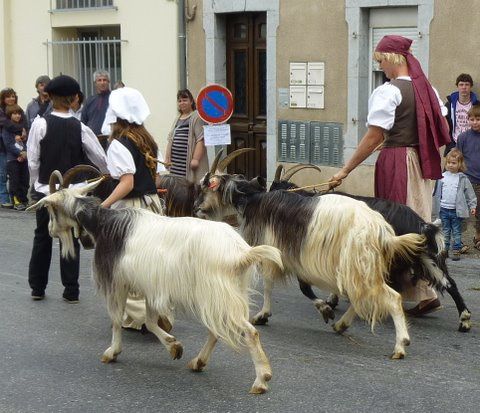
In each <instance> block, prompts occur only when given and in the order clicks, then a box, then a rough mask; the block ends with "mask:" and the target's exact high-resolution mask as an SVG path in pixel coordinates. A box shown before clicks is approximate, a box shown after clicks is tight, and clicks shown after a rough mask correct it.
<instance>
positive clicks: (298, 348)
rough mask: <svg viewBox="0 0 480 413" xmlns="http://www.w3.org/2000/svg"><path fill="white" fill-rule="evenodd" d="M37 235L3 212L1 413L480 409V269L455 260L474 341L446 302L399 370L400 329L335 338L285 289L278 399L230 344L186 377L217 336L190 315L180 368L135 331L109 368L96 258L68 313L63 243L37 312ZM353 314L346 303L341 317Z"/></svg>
mask: <svg viewBox="0 0 480 413" xmlns="http://www.w3.org/2000/svg"><path fill="white" fill-rule="evenodd" d="M34 226H35V217H34V214H29V213H18V212H14V211H7V210H0V283H1V289H0V313H1V315H2V317H1V320H2V325H1V330H0V360H1V364H0V365H1V367H0V369H1V370H0V371H1V373H0V411H1V412H9V413H10V412H11V413H14V412H153V411H156V412H166V411H169V412H329V413H333V412H409V413H411V412H462V413H467V412H478V411H480V407H479V404H480V341H479V327H480V326H479V323H478V317H479V314H480V260H477V259H471V258H470V259H468V258H467V259H462V260H461V261H459V262H458V263H453V262H451V261H449V266H450V270H451V273H452V275H453V276H454V277H455V279H456V281H457V283H458V284H459V287H460V290H461V292H462V293H463V295H464V298H465V300H466V302H467V305H468V306H469V308H470V310H471V311H472V313H473V328H472V331H471V332H470V333H467V334H463V333H459V332H457V331H456V330H457V313H456V309H455V307H454V304H453V301H452V300H451V299H450V297H447V296H446V297H445V298H443V299H442V302H443V304H444V309H443V310H441V311H439V312H437V313H434V314H432V315H430V316H427V317H424V318H422V319H411V320H410V323H409V331H410V335H411V339H412V344H411V346H410V347H409V348H408V349H407V351H408V353H407V358H406V359H404V360H399V361H391V360H389V358H388V356H389V355H390V353H391V351H392V349H393V345H394V329H393V324H392V322H391V320H386V321H385V322H384V323H383V324H382V325H379V326H377V327H376V329H375V332H374V334H372V333H371V331H370V328H369V326H368V325H367V324H366V323H364V322H363V321H357V322H356V323H355V324H354V325H353V326H352V327H351V328H350V329H349V330H348V332H347V333H348V334H346V335H344V336H340V335H336V334H335V333H333V332H332V330H331V327H330V326H328V325H326V324H325V323H324V322H323V320H321V319H320V317H319V315H318V313H317V312H316V310H315V309H314V307H313V305H312V304H311V303H310V302H309V301H308V300H307V299H306V298H304V297H303V296H302V295H301V293H300V291H299V290H298V288H297V286H296V285H295V283H291V284H289V285H283V286H281V285H280V286H278V287H277V288H276V290H275V292H274V307H273V313H274V314H273V317H272V318H271V320H270V322H269V325H268V326H265V327H259V331H260V336H261V340H262V343H263V346H264V349H265V351H266V353H267V355H268V357H269V358H270V361H271V364H272V369H273V379H272V381H271V382H270V391H269V392H268V393H266V394H264V395H261V396H252V395H250V394H248V390H249V388H250V386H251V384H252V383H253V380H254V376H255V375H254V370H253V365H252V363H251V361H250V358H249V356H248V353H235V352H234V351H232V350H230V349H229V348H227V347H226V346H225V345H224V344H222V343H220V344H219V345H218V346H217V348H216V349H215V351H214V353H213V356H212V359H211V362H210V364H209V365H208V366H207V368H206V369H205V371H204V372H203V373H191V372H190V371H189V370H188V369H187V368H186V363H187V362H188V361H189V360H190V359H191V358H192V357H194V356H195V355H196V353H197V352H198V351H199V349H200V348H201V346H202V345H203V342H204V340H205V339H206V331H205V330H204V329H203V328H202V327H201V326H200V324H199V323H198V322H196V321H195V320H192V319H191V318H189V317H188V316H185V315H182V314H179V315H177V319H176V322H175V326H174V330H173V334H175V336H176V337H177V338H178V339H179V340H180V341H182V343H183V344H184V354H183V358H182V359H181V360H176V361H174V360H171V359H170V357H169V355H168V354H167V352H166V350H165V349H164V347H163V346H162V345H161V344H160V343H158V342H157V340H156V339H155V337H154V336H153V335H151V334H148V335H141V334H140V333H137V332H132V331H125V332H124V335H123V339H124V343H123V352H122V353H121V354H120V355H119V357H118V362H116V363H113V364H108V365H105V364H102V363H101V362H100V356H101V354H102V352H103V351H104V350H105V349H106V348H107V347H108V345H109V341H110V321H109V318H108V316H107V313H106V309H105V304H104V300H103V297H101V296H100V295H97V294H96V293H95V290H94V287H93V284H92V280H91V276H90V266H91V260H92V252H91V251H86V252H85V251H82V253H81V277H80V278H81V279H80V284H81V287H80V291H81V292H80V303H79V304H76V305H72V304H68V303H65V302H64V301H62V298H61V295H62V291H63V289H62V285H61V282H60V275H59V265H58V243H57V242H55V252H54V258H53V260H52V266H51V272H50V282H49V285H48V288H47V297H46V299H45V300H44V301H40V302H34V301H32V300H31V299H30V289H29V287H28V283H27V268H28V261H29V257H30V251H31V246H32V236H33V230H34ZM179 242H181V240H179ZM260 284H261V283H260ZM254 300H255V301H256V302H257V303H259V302H260V296H259V295H256V296H254ZM345 309H346V304H345V302H341V304H340V305H339V309H338V310H337V311H336V317H337V319H338V317H339V316H340V314H341V313H342V312H343V311H344V310H345Z"/></svg>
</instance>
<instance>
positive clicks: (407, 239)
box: [387, 233, 427, 263]
mask: <svg viewBox="0 0 480 413" xmlns="http://www.w3.org/2000/svg"><path fill="white" fill-rule="evenodd" d="M426 244H427V237H426V236H425V235H423V234H414V233H412V234H405V235H399V236H396V237H393V238H392V241H391V242H390V247H391V248H389V251H387V259H388V261H389V262H391V261H392V260H393V258H394V256H399V257H401V258H402V259H404V260H405V261H407V262H410V263H412V262H414V261H415V260H416V259H417V258H419V256H420V254H422V253H423V252H424V251H425V246H426Z"/></svg>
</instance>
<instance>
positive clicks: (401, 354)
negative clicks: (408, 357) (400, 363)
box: [390, 351, 405, 360]
mask: <svg viewBox="0 0 480 413" xmlns="http://www.w3.org/2000/svg"><path fill="white" fill-rule="evenodd" d="M404 358H405V352H404V351H396V352H395V353H393V354H392V355H391V356H390V359H391V360H401V359H404Z"/></svg>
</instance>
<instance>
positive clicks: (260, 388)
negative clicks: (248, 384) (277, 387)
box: [250, 384, 268, 394]
mask: <svg viewBox="0 0 480 413" xmlns="http://www.w3.org/2000/svg"><path fill="white" fill-rule="evenodd" d="M267 390H268V386H267V385H266V384H254V385H253V386H252V388H251V389H250V394H263V393H266V392H267Z"/></svg>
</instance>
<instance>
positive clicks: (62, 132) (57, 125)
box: [38, 115, 86, 184]
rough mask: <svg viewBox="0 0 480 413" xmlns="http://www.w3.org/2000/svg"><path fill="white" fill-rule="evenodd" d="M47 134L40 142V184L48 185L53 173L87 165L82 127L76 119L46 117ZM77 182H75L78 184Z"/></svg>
mask: <svg viewBox="0 0 480 413" xmlns="http://www.w3.org/2000/svg"><path fill="white" fill-rule="evenodd" d="M45 120H46V121H47V133H46V135H45V137H44V138H43V139H42V140H41V141H40V170H39V175H38V182H40V183H41V184H48V180H49V179H50V175H51V173H52V172H53V171H54V170H55V169H58V170H59V171H60V172H61V173H62V174H64V173H65V172H66V171H67V170H68V169H70V168H72V167H74V166H76V165H79V164H82V163H85V159H86V157H85V154H84V152H83V147H82V125H81V123H80V121H79V120H78V119H75V118H74V117H69V118H61V117H59V116H54V115H46V116H45ZM76 181H77V180H75V182H76Z"/></svg>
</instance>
